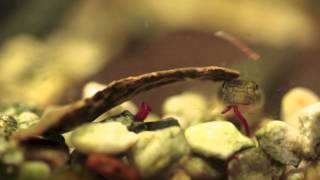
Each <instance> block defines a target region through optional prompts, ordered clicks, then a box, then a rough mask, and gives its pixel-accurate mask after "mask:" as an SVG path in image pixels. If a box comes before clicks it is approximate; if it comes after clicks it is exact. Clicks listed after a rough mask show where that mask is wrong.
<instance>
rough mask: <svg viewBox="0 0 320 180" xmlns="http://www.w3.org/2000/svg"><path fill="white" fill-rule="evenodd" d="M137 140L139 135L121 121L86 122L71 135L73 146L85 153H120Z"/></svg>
mask: <svg viewBox="0 0 320 180" xmlns="http://www.w3.org/2000/svg"><path fill="white" fill-rule="evenodd" d="M137 140H138V136H137V135H136V134H135V133H133V132H130V131H128V130H127V128H126V126H125V125H123V124H122V123H120V122H106V123H91V124H86V125H83V126H81V127H79V128H77V129H76V130H74V131H73V132H72V134H71V137H70V141H71V143H72V144H73V146H74V147H75V148H76V149H77V150H78V151H80V152H83V153H106V154H119V153H123V152H125V151H127V150H128V149H129V148H130V147H131V146H133V145H134V144H135V143H136V142H137Z"/></svg>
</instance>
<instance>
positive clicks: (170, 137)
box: [128, 126, 190, 178]
mask: <svg viewBox="0 0 320 180" xmlns="http://www.w3.org/2000/svg"><path fill="white" fill-rule="evenodd" d="M138 136H139V140H138V142H137V143H136V144H135V145H134V146H133V147H132V148H131V149H130V152H129V154H128V160H129V162H130V163H131V164H132V165H133V166H134V167H135V168H136V169H137V170H138V171H139V173H140V175H141V176H143V177H144V178H146V177H151V176H154V175H159V174H158V173H160V172H162V170H165V169H167V168H169V167H171V166H172V165H174V164H175V163H177V162H178V161H179V160H180V159H181V158H182V157H183V156H184V155H186V154H188V153H189V150H190V149H189V146H188V144H187V142H186V140H185V138H184V135H183V132H182V130H181V128H180V127H177V126H175V127H170V128H165V129H162V130H157V131H143V132H141V133H139V134H138Z"/></svg>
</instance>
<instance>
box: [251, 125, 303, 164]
mask: <svg viewBox="0 0 320 180" xmlns="http://www.w3.org/2000/svg"><path fill="white" fill-rule="evenodd" d="M256 137H257V140H258V142H259V145H260V147H261V149H263V150H264V151H265V152H266V153H267V154H269V155H270V157H272V158H273V159H275V160H277V161H279V162H281V163H283V164H285V165H293V166H298V165H299V163H300V161H301V160H302V157H301V156H302V154H303V153H302V152H303V144H304V143H305V138H304V137H303V136H301V135H300V134H299V132H298V130H297V129H295V128H293V127H291V126H290V125H288V124H287V123H285V122H283V121H270V122H269V123H268V124H267V125H266V126H264V127H263V128H262V129H260V130H259V131H258V132H257V133H256Z"/></svg>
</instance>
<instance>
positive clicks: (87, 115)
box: [12, 66, 239, 140]
mask: <svg viewBox="0 0 320 180" xmlns="http://www.w3.org/2000/svg"><path fill="white" fill-rule="evenodd" d="M238 76H239V72H237V71H234V70H231V69H227V68H222V67H217V66H207V67H186V68H178V69H171V70H164V71H157V72H151V73H147V74H143V75H139V76H131V77H127V78H124V79H120V80H117V81H113V82H111V83H110V84H108V86H107V87H106V88H105V89H104V90H102V91H99V92H98V93H96V94H95V95H94V96H93V97H92V98H88V99H83V100H79V101H76V102H74V103H71V104H68V105H65V106H62V107H59V108H56V110H54V111H51V112H50V113H47V114H45V115H44V116H43V117H42V120H41V121H40V123H38V124H37V125H35V126H34V127H32V128H29V129H26V130H23V131H19V132H16V133H14V134H13V136H12V137H13V138H15V139H17V140H21V139H26V138H29V137H32V136H37V135H41V134H43V133H46V132H53V133H63V132H67V131H69V130H72V129H74V128H75V127H77V126H79V125H81V124H83V123H86V122H91V121H93V120H94V119H96V118H97V117H98V116H100V115H101V114H102V113H104V112H106V111H108V110H109V109H111V108H113V107H115V106H117V105H119V104H121V103H123V102H125V101H127V100H129V99H130V98H132V97H134V96H135V95H137V94H139V93H140V92H143V91H147V90H150V89H152V88H155V87H159V86H163V85H167V84H171V83H175V82H179V81H186V80H190V79H194V80H211V81H228V80H232V79H235V78H237V77H238Z"/></svg>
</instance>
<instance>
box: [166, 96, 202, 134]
mask: <svg viewBox="0 0 320 180" xmlns="http://www.w3.org/2000/svg"><path fill="white" fill-rule="evenodd" d="M207 107H208V105H207V101H206V99H205V97H203V96H202V95H200V94H197V93H193V92H185V93H183V94H181V95H176V96H171V97H169V98H167V99H166V101H165V102H164V104H163V113H164V114H165V116H166V117H168V115H170V116H173V117H180V118H177V119H178V120H179V123H180V126H181V127H182V128H183V129H184V128H187V127H189V126H192V125H195V124H198V123H200V122H202V121H204V120H205V115H206V113H207Z"/></svg>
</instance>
